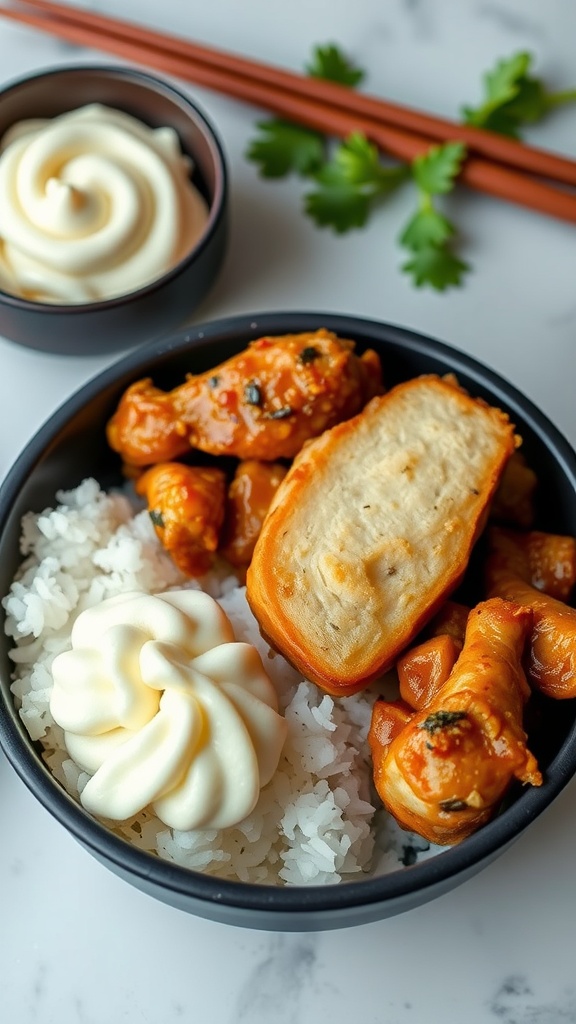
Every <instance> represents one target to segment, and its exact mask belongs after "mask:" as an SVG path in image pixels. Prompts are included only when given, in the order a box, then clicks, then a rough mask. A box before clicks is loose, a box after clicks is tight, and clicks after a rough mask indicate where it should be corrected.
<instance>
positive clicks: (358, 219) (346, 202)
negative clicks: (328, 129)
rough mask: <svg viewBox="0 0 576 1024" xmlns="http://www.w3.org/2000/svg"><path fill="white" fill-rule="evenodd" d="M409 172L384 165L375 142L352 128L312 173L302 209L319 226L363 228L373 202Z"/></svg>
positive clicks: (388, 192)
mask: <svg viewBox="0 0 576 1024" xmlns="http://www.w3.org/2000/svg"><path fill="white" fill-rule="evenodd" d="M408 175H409V169H408V168H407V167H406V166H403V165H399V166H394V167H386V166H384V165H383V163H382V161H381V159H380V155H379V153H378V150H377V148H376V146H374V145H372V143H371V142H369V141H368V139H367V138H366V137H365V136H364V135H362V133H361V132H353V133H352V134H351V135H349V136H348V138H347V139H345V140H344V142H342V143H341V144H340V145H339V146H337V148H336V149H335V150H334V153H333V154H332V156H331V158H330V159H329V160H326V161H325V162H324V163H323V164H322V166H321V167H320V168H319V170H318V171H316V172H315V173H314V174H313V175H312V177H313V178H314V181H315V185H316V187H315V188H314V189H313V191H311V192H308V193H306V195H305V196H304V209H305V211H306V213H307V214H309V216H310V217H311V218H312V220H314V221H315V222H316V224H317V225H318V226H319V227H331V228H333V229H334V231H336V232H337V233H338V234H343V233H344V232H346V231H349V230H350V229H351V228H362V227H364V225H365V224H366V222H367V220H368V217H369V216H370V214H371V212H372V209H373V207H374V206H375V204H376V203H377V202H378V201H379V200H381V199H383V198H385V197H386V196H387V195H389V194H390V193H391V192H393V191H394V189H396V188H397V187H398V185H400V184H401V183H402V182H403V181H405V180H406V178H407V177H408Z"/></svg>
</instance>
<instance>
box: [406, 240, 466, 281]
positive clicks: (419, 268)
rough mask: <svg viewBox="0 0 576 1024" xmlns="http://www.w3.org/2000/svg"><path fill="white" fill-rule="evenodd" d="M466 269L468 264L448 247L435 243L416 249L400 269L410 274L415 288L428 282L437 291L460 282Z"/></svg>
mask: <svg viewBox="0 0 576 1024" xmlns="http://www.w3.org/2000/svg"><path fill="white" fill-rule="evenodd" d="M468 269H469V267H468V265H467V264H466V263H464V262H463V261H462V260H460V259H458V257H457V256H455V255H454V253H452V252H450V250H449V249H447V248H445V247H442V246H436V245H426V246H423V248H421V249H418V251H417V252H414V253H412V256H411V257H410V259H409V260H408V262H407V263H404V264H403V266H402V270H403V271H404V272H405V273H407V274H410V275H411V276H412V281H413V283H414V284H415V286H416V287H417V288H421V287H422V286H423V285H425V284H428V285H431V287H432V288H435V289H436V291H439V292H442V291H444V290H445V289H446V288H448V287H450V286H451V285H455V286H458V285H460V284H462V277H463V275H464V273H465V272H466V271H467V270H468Z"/></svg>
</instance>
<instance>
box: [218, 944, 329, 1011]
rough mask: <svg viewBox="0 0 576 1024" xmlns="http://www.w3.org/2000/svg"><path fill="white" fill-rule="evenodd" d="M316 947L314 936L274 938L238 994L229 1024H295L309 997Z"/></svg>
mask: <svg viewBox="0 0 576 1024" xmlns="http://www.w3.org/2000/svg"><path fill="white" fill-rule="evenodd" d="M316 947H317V938H316V936H314V935H275V936H273V937H272V938H271V939H270V942H269V944H268V947H267V949H266V954H265V956H264V958H263V959H262V960H260V961H259V962H258V963H257V964H256V965H255V967H254V968H253V969H252V970H251V971H250V974H249V976H248V977H247V979H246V981H245V982H244V984H243V986H242V988H241V990H240V993H239V995H238V997H237V1000H236V1005H235V1008H234V1013H233V1014H232V1016H231V1017H230V1024H233V1022H236V1024H244V1022H246V1024H267V1022H268V1021H270V1020H274V1021H276V1022H277V1024H298V1021H299V1020H301V1019H302V1017H301V1013H302V1004H303V1003H304V1002H305V1001H306V999H307V998H308V997H309V995H310V984H311V981H312V980H313V975H314V966H315V964H316V960H317V953H316Z"/></svg>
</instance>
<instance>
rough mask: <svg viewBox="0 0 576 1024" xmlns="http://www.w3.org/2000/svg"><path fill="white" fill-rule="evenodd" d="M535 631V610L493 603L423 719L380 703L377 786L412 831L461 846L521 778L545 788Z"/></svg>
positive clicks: (473, 626)
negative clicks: (534, 714)
mask: <svg viewBox="0 0 576 1024" xmlns="http://www.w3.org/2000/svg"><path fill="white" fill-rule="evenodd" d="M531 626H532V613H531V611H530V610H529V609H527V608H522V607H520V606H518V605H515V604H513V603H511V602H509V601H502V600H500V599H498V598H496V599H493V600H490V601H485V602H483V603H482V604H479V605H477V606H476V607H475V608H474V609H473V610H472V612H471V613H470V616H469V619H468V625H467V628H466V636H465V641H464V647H463V649H462V653H461V654H460V657H459V658H458V661H457V662H456V665H455V667H454V669H453V670H452V672H451V674H450V676H449V678H448V680H447V681H446V683H445V684H444V686H443V687H441V689H440V690H439V692H438V693H437V694H436V696H435V697H434V698H433V699H432V700H431V701H430V702H429V703H428V704H427V706H426V707H425V708H424V709H422V710H420V711H417V712H415V713H413V712H412V711H411V709H410V708H409V707H408V705H406V704H404V703H403V702H397V703H392V704H389V703H387V702H386V701H384V700H378V701H376V703H375V705H374V710H373V716H372V723H371V727H370V733H369V737H368V739H369V743H370V748H371V751H372V757H373V762H374V782H375V785H376V789H377V790H378V793H379V795H380V798H381V800H382V802H383V803H384V805H385V807H386V808H387V809H388V810H389V811H390V812H391V813H392V814H393V815H394V817H395V818H396V819H397V821H398V822H399V823H400V824H401V825H402V826H403V827H404V828H407V829H410V830H412V831H414V832H417V833H419V835H421V836H424V838H426V839H428V840H430V842H433V843H439V844H451V843H457V842H460V841H461V840H462V839H464V838H466V836H468V835H470V834H471V833H472V832H474V831H475V830H476V829H478V828H479V827H480V826H481V825H483V824H484V823H485V822H486V821H488V820H489V818H491V817H492V815H493V814H494V812H495V811H496V809H497V807H498V804H499V803H500V801H501V800H502V797H503V796H504V794H505V793H506V791H507V789H508V787H509V786H510V784H511V782H512V780H513V779H514V778H517V779H520V781H521V782H524V783H531V784H532V785H534V786H538V785H540V784H541V782H542V777H541V774H540V772H539V770H538V765H537V763H536V760H535V758H534V757H533V755H532V754H531V753H530V751H529V750H528V749H527V747H526V734H525V732H524V729H523V726H522V715H523V706H524V703H525V702H526V700H527V699H528V696H529V693H530V690H529V687H528V684H527V682H526V677H525V675H524V672H523V670H522V665H521V658H522V653H523V650H524V646H525V643H526V640H527V637H528V636H529V633H530V630H531Z"/></svg>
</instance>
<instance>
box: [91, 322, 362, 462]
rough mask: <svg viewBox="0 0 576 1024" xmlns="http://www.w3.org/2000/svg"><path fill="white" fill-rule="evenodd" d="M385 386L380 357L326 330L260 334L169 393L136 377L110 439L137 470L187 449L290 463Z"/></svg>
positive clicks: (113, 422)
mask: <svg viewBox="0 0 576 1024" xmlns="http://www.w3.org/2000/svg"><path fill="white" fill-rule="evenodd" d="M381 391H382V380H381V367H380V360H379V357H378V355H377V353H376V352H374V351H372V350H368V351H367V352H365V353H364V354H363V355H362V356H357V355H356V354H355V352H354V342H353V341H348V340H345V339H342V338H339V337H337V335H335V334H334V333H332V332H331V331H327V330H319V331H315V332H313V333H310V332H308V333H303V334H288V335H283V336H281V337H276V338H266V337H265V338H259V339H258V340H257V341H253V342H252V343H251V344H250V345H249V346H248V348H247V349H245V350H244V351H242V352H240V353H239V354H238V355H236V356H233V357H232V358H231V359H228V360H226V362H224V363H221V364H220V366H217V367H215V368H214V369H213V370H209V371H208V372H207V373H201V374H198V375H195V376H192V375H190V376H189V377H188V378H187V380H186V381H185V382H184V383H183V384H180V385H179V386H178V387H176V388H174V390H173V391H170V392H165V391H161V390H160V389H159V388H157V387H155V386H154V384H153V383H152V381H151V380H149V379H145V380H140V381H137V382H136V383H135V384H133V385H132V386H131V387H129V388H128V390H127V391H126V392H125V393H124V395H123V396H122V398H121V400H120V404H119V406H118V408H117V410H116V412H115V413H114V415H113V416H112V418H111V420H110V422H109V423H108V431H107V435H108V442H109V444H110V446H111V447H112V448H113V449H114V451H117V452H119V453H120V455H121V456H122V458H123V459H124V461H125V462H126V463H127V464H128V465H133V466H147V465H150V464H151V463H154V462H161V461H165V460H172V459H176V458H178V457H179V456H180V455H183V454H184V453H185V452H187V451H189V450H190V448H197V449H200V450H201V451H204V452H209V453H210V454H212V455H233V456H236V457H237V458H240V459H262V460H264V461H268V462H269V461H274V460H275V459H281V458H287V459H291V458H293V457H294V455H296V453H297V452H298V451H300V449H301V448H302V445H303V444H304V442H305V441H307V440H309V438H311V437H316V436H317V435H318V434H321V433H322V432H323V431H324V430H326V428H327V427H332V426H334V424H336V423H338V422H339V421H340V420H344V419H348V418H350V417H351V416H354V415H355V414H356V413H357V412H359V411H360V410H361V409H362V408H363V406H364V405H365V404H366V402H367V401H368V399H369V398H372V397H373V396H374V395H376V394H379V393H380V392H381Z"/></svg>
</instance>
